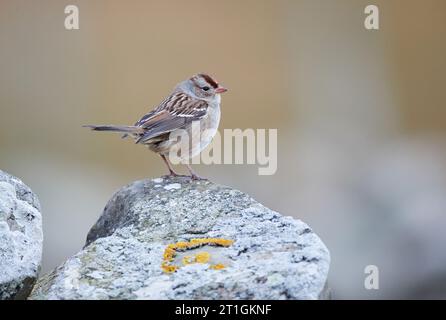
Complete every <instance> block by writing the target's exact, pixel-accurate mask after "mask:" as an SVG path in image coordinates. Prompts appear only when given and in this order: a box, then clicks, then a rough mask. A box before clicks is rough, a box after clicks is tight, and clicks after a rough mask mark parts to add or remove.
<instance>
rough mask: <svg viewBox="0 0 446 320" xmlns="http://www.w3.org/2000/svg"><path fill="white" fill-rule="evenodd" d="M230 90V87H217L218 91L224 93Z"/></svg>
mask: <svg viewBox="0 0 446 320" xmlns="http://www.w3.org/2000/svg"><path fill="white" fill-rule="evenodd" d="M226 91H228V89H226V88H224V87H218V88H217V89H215V92H216V93H223V92H226Z"/></svg>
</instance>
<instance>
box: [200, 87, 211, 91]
mask: <svg viewBox="0 0 446 320" xmlns="http://www.w3.org/2000/svg"><path fill="white" fill-rule="evenodd" d="M201 89H203V90H204V91H208V90H209V89H210V88H209V87H203V88H201Z"/></svg>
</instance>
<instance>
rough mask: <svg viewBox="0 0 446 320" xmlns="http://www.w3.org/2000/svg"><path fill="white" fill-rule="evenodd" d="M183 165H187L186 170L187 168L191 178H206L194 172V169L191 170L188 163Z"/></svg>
mask: <svg viewBox="0 0 446 320" xmlns="http://www.w3.org/2000/svg"><path fill="white" fill-rule="evenodd" d="M185 165H186V167H187V170H189V173H190V177H191V179H192V180H207V179H206V178H202V177H200V176H199V175H197V174H196V173H195V172H194V170H192V168H191V166H190V164H188V163H186V164H185Z"/></svg>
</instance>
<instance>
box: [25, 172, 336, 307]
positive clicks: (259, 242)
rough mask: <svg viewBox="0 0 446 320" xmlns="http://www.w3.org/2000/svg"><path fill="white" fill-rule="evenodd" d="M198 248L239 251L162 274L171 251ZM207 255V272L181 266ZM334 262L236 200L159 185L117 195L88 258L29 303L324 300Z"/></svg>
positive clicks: (305, 238)
mask: <svg viewBox="0 0 446 320" xmlns="http://www.w3.org/2000/svg"><path fill="white" fill-rule="evenodd" d="M197 238H198V239H203V238H218V239H230V240H233V241H234V242H233V244H232V245H230V246H228V247H222V246H209V245H205V246H202V247H199V248H194V249H191V250H185V251H181V252H179V251H178V255H177V256H176V257H175V258H174V260H173V261H172V262H171V264H174V265H177V266H179V268H178V269H177V270H176V272H173V273H166V272H164V271H163V270H162V268H161V265H162V263H163V253H164V252H165V249H166V247H167V246H168V245H169V244H172V243H177V242H179V241H183V242H187V241H190V240H191V239H197ZM203 252H205V253H207V254H209V257H210V260H209V261H208V262H207V263H191V264H187V265H183V264H182V260H183V259H184V258H185V257H186V256H189V257H191V256H192V257H193V256H195V255H196V254H197V253H203ZM186 260H188V261H190V258H186ZM329 260H330V257H329V252H328V250H327V248H326V247H325V245H324V244H323V243H322V241H321V240H320V239H319V237H318V236H317V235H316V234H315V233H314V232H313V231H312V230H311V229H310V228H309V227H308V226H307V225H306V224H305V223H303V222H302V221H300V220H296V219H293V218H291V217H284V216H281V215H280V214H279V213H277V212H274V211H272V210H270V209H268V208H266V207H264V206H262V205H261V204H260V203H258V202H256V201H255V200H253V199H252V198H251V197H249V196H248V195H246V194H244V193H242V192H240V191H238V190H234V189H232V188H229V187H225V186H221V185H217V184H214V183H211V182H208V181H190V180H189V179H187V178H158V179H153V180H143V181H137V182H134V183H132V184H130V185H128V186H126V187H124V188H122V189H121V190H119V191H118V192H116V193H115V195H114V196H113V197H112V199H111V200H110V201H109V203H108V204H107V206H106V208H105V209H104V212H103V214H102V216H101V217H100V218H99V220H98V222H97V223H96V224H95V225H94V226H93V228H92V229H91V230H90V232H89V234H88V237H87V244H86V246H85V247H84V249H83V250H81V251H80V252H79V253H77V254H76V255H75V256H73V257H71V258H70V259H68V260H67V261H66V262H65V263H64V264H62V265H61V266H59V267H58V268H57V269H55V270H54V271H53V272H52V273H50V274H48V275H46V276H45V277H43V278H41V279H40V280H39V281H38V284H37V285H36V287H35V289H34V290H33V293H32V295H31V298H32V299H318V298H320V297H326V296H327V295H326V293H327V292H326V290H325V287H324V285H325V283H326V279H327V273H328V268H329ZM216 264H223V265H225V268H224V269H220V270H215V269H212V267H211V266H213V265H216Z"/></svg>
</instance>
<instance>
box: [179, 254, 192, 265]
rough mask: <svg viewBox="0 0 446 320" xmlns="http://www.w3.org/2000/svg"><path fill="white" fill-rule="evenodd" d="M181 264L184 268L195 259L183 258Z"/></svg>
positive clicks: (190, 257)
mask: <svg viewBox="0 0 446 320" xmlns="http://www.w3.org/2000/svg"><path fill="white" fill-rule="evenodd" d="M181 262H182V263H183V265H184V266H186V265H188V264H191V263H194V262H195V258H194V257H192V256H185V257H184V258H183V259H182V260H181Z"/></svg>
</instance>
